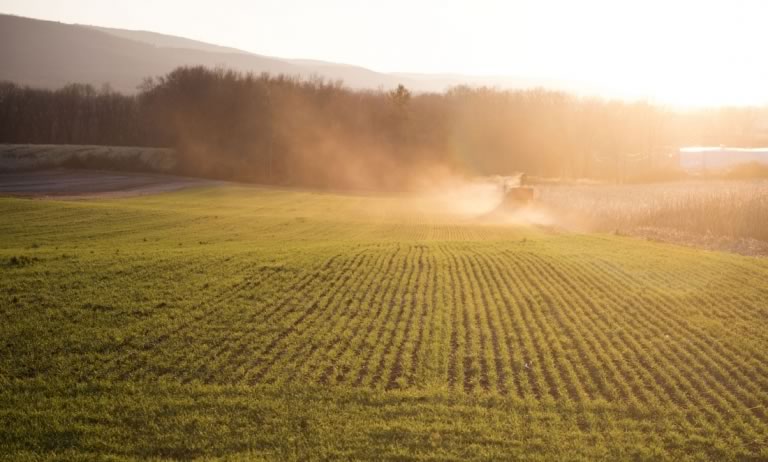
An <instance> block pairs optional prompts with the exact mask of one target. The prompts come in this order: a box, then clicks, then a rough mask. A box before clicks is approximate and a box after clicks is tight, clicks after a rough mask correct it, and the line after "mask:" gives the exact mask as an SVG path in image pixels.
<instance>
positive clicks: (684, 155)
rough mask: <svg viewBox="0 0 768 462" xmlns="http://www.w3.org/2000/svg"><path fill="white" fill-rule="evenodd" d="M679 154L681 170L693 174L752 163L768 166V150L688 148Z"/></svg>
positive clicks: (682, 149)
mask: <svg viewBox="0 0 768 462" xmlns="http://www.w3.org/2000/svg"><path fill="white" fill-rule="evenodd" d="M678 153H679V159H680V168H682V169H683V170H687V171H691V172H698V171H706V170H722V169H727V168H731V167H734V166H736V165H741V164H750V163H759V164H764V165H768V148H729V147H723V146H720V147H688V148H680V150H679V151H678Z"/></svg>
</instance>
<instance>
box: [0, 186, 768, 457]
mask: <svg viewBox="0 0 768 462" xmlns="http://www.w3.org/2000/svg"><path fill="white" fill-rule="evenodd" d="M413 200H416V199H412V198H410V197H408V196H399V195H393V196H352V195H341V194H330V193H328V194H320V193H309V192H295V191H281V190H272V189H260V188H247V187H234V186H228V187H217V188H209V189H199V190H188V191H184V192H177V193H172V194H162V195H156V196H144V197H136V198H126V199H117V200H115V199H113V200H81V201H47V200H23V199H13V198H0V213H2V216H3V220H2V221H0V236H2V239H0V317H1V319H0V339H2V341H0V386H1V388H2V390H1V391H0V428H1V429H3V430H2V431H0V454H2V455H3V457H6V458H8V459H10V460H13V459H30V460H32V459H35V460H37V459H50V460H55V459H61V458H65V459H66V458H80V459H93V460H97V459H102V458H105V457H113V458H116V459H125V460H130V459H144V458H154V459H189V458H194V457H204V458H205V457H224V458H233V459H238V458H240V459H242V460H250V459H259V458H265V459H287V460H307V459H321V458H341V459H385V460H400V459H413V460H444V459H466V460H492V459H498V458H508V457H516V456H517V457H523V456H525V457H529V458H532V459H552V458H565V459H579V458H582V459H600V458H602V459H628V458H636V459H664V458H666V459H679V458H683V459H685V458H688V459H692V460H693V459H718V460H721V459H732V460H734V459H761V458H766V457H768V444H767V443H768V439H767V438H768V409H766V406H768V391H766V390H768V366H767V365H768V316H767V315H768V312H766V305H765V300H768V285H766V284H765V282H764V281H765V280H766V277H768V261H766V260H763V259H756V258H748V257H740V256H736V255H730V254H722V253H713V252H703V251H698V250H694V249H690V248H684V247H677V246H672V245H665V244H659V243H653V242H647V241H642V240H636V239H631V238H625V237H619V236H614V235H610V236H608V235H599V234H595V235H582V234H565V233H559V234H558V233H553V232H551V231H547V230H543V229H539V228H535V227H519V226H517V227H513V226H500V225H493V224H487V223H475V222H472V221H471V220H467V219H464V218H459V217H453V218H451V217H449V216H446V215H444V214H438V213H430V212H429V211H425V210H424V209H421V208H418V207H413V206H412V205H413V204H412V201H413Z"/></svg>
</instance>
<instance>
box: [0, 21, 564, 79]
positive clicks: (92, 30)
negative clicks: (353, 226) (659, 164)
mask: <svg viewBox="0 0 768 462" xmlns="http://www.w3.org/2000/svg"><path fill="white" fill-rule="evenodd" d="M0 63H2V66H0V80H9V81H13V82H17V83H21V84H25V85H31V86H36V87H48V88H53V87H61V86H62V85H65V84H67V83H73V82H78V83H90V84H93V85H95V86H97V87H98V86H101V85H102V84H104V83H109V84H110V85H111V86H112V88H114V89H116V90H119V91H122V92H126V93H130V92H134V91H135V90H136V88H137V86H138V85H139V84H140V83H141V82H142V80H143V79H144V78H145V77H149V76H158V75H163V74H166V73H168V72H169V71H171V70H173V69H174V68H176V67H178V66H182V65H204V66H209V67H216V66H219V67H226V68H230V69H235V70H238V71H243V72H254V73H262V72H269V73H271V74H288V75H300V76H303V77H309V76H312V75H319V76H323V77H325V78H327V79H329V80H342V81H343V82H344V83H345V84H346V85H347V86H349V87H351V88H357V89H360V88H368V89H377V88H381V87H383V88H394V87H395V86H397V85H398V84H399V83H402V84H404V85H405V86H407V87H408V88H409V89H411V90H415V91H443V90H445V89H446V88H448V87H451V86H455V85H460V84H469V85H487V86H494V87H500V88H523V87H534V86H540V85H542V83H544V84H546V85H547V86H548V87H550V88H567V86H566V85H560V83H559V82H551V81H550V82H544V81H541V80H539V81H536V80H530V79H528V80H523V79H516V78H508V77H479V76H464V75H455V74H407V73H401V74H386V73H381V72H375V71H372V70H370V69H366V68H363V67H360V66H354V65H349V64H339V63H333V62H326V61H319V60H310V59H282V58H276V57H271V56H263V55H258V54H254V53H250V52H247V51H243V50H238V49H236V48H230V47H225V46H220V45H213V44H210V43H205V42H200V41H197V40H191V39H187V38H183V37H175V36H172V35H166V34H160V33H157V32H149V31H132V30H124V29H113V28H107V27H98V26H83V25H75V24H63V23H59V22H53V21H43V20H37V19H30V18H23V17H19V16H11V15H0Z"/></svg>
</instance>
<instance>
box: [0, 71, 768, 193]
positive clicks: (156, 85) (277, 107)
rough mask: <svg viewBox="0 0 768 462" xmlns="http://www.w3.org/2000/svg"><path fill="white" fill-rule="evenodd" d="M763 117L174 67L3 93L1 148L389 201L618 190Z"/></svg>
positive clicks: (752, 111)
mask: <svg viewBox="0 0 768 462" xmlns="http://www.w3.org/2000/svg"><path fill="white" fill-rule="evenodd" d="M765 120H768V110H766V109H765V108H722V109H713V110H696V111H687V112H681V111H673V110H670V109H667V108H664V107H662V106H658V105H653V104H649V103H646V102H621V101H605V100H601V99H590V98H579V97H575V96H573V95H569V94H567V93H563V92H559V91H549V90H544V89H534V90H498V89H492V88H470V87H466V86H459V87H455V88H452V89H450V90H448V91H446V92H444V93H423V94H411V93H410V92H409V91H408V90H407V89H406V88H404V87H403V86H400V87H398V88H396V89H393V90H391V91H386V90H376V91H360V90H351V89H348V88H346V87H344V86H343V84H342V83H341V82H329V81H326V80H323V79H322V78H310V79H301V78H298V77H291V76H284V75H278V76H271V75H267V74H262V75H253V74H242V73H238V72H234V71H228V70H224V69H208V68H204V67H181V68H178V69H176V70H174V71H172V72H170V73H169V74H167V75H165V76H161V77H158V78H149V79H147V80H146V81H145V82H144V83H143V84H142V85H141V87H140V89H139V91H138V93H137V94H135V95H123V94H119V93H116V92H114V91H112V90H111V89H110V88H109V87H108V86H107V87H104V88H101V89H98V90H97V89H95V88H93V87H92V86H90V85H83V84H72V85H68V86H65V87H63V88H60V89H56V90H48V89H39V88H30V87H25V86H19V85H16V84H13V83H2V84H0V142H3V143H36V144H41V143H43V144H103V145H122V146H157V147H174V148H175V149H176V150H177V153H178V155H179V158H180V161H181V162H180V166H181V169H182V170H183V172H184V173H189V174H194V175H200V176H207V177H215V178H226V179H237V180H246V181H258V182H264V183H273V184H286V185H305V186H321V187H366V188H376V189H398V188H403V187H407V186H409V185H412V184H414V183H415V182H419V181H423V180H425V179H429V178H430V177H432V176H436V175H440V174H441V173H444V172H459V173H466V174H472V175H494V174H499V175H504V174H511V173H515V172H520V171H525V172H528V173H529V174H531V175H537V176H545V177H566V178H597V179H626V178H628V177H630V176H637V175H653V174H658V173H659V172H662V173H663V172H669V171H673V170H674V168H675V165H676V159H675V158H674V153H675V152H676V149H677V148H678V147H679V146H684V145H712V144H715V145H719V144H729V145H742V146H747V145H753V144H760V143H763V142H764V141H765V139H764V138H762V135H761V132H760V129H761V126H760V124H761V121H765Z"/></svg>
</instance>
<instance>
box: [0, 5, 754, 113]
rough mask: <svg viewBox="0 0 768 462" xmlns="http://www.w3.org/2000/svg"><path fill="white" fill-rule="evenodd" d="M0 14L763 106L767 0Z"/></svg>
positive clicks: (412, 68) (668, 98) (94, 8)
mask: <svg viewBox="0 0 768 462" xmlns="http://www.w3.org/2000/svg"><path fill="white" fill-rule="evenodd" d="M0 12H3V13H13V14H18V15H22V16H31V17H35V18H42V19H51V20H57V21H62V22H67V23H81V24H93V25H101V26H110V27H119V28H127V29H143V30H152V31H156V32H162V33H167V34H172V35H180V36H184V37H189V38H194V39H198V40H202V41H206V42H212V43H216V44H219V45H227V46H233V47H236V48H241V49H244V50H247V51H251V52H255V53H260V54H266V55H273V56H281V57H290V58H313V59H323V60H328V61H335V62H344V63H350V64H357V65H361V66H365V67H368V68H371V69H374V70H377V71H388V72H429V73H434V72H450V73H463V74H478V75H509V76H515V77H526V78H527V77H535V78H548V79H557V80H567V81H579V82H584V83H589V84H592V85H594V86H598V87H600V88H601V89H603V90H605V91H606V92H615V93H621V94H627V95H633V96H640V97H646V98H649V99H652V100H658V101H664V102H669V103H674V104H695V105H701V104H718V103H738V104H750V103H751V104H758V103H761V104H762V103H766V102H768V58H766V57H765V56H766V54H765V51H764V50H765V45H766V44H768V35H766V26H765V23H766V21H768V1H761V0H730V1H707V0H666V1H656V0H637V1H621V0H613V1H609V0H605V1H602V0H578V1H577V0H560V1H558V0H531V1H514V0H510V1H502V0H474V1H469V0H467V1H450V0H408V1H405V0H388V1H378V2H373V1H363V0H359V1H352V0H315V1H311V0H262V1H246V0H217V1H206V2H202V1H193V0H152V1H151V0H130V1H120V0H110V1H106V0H66V1H63V0H50V1H46V0H0Z"/></svg>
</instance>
